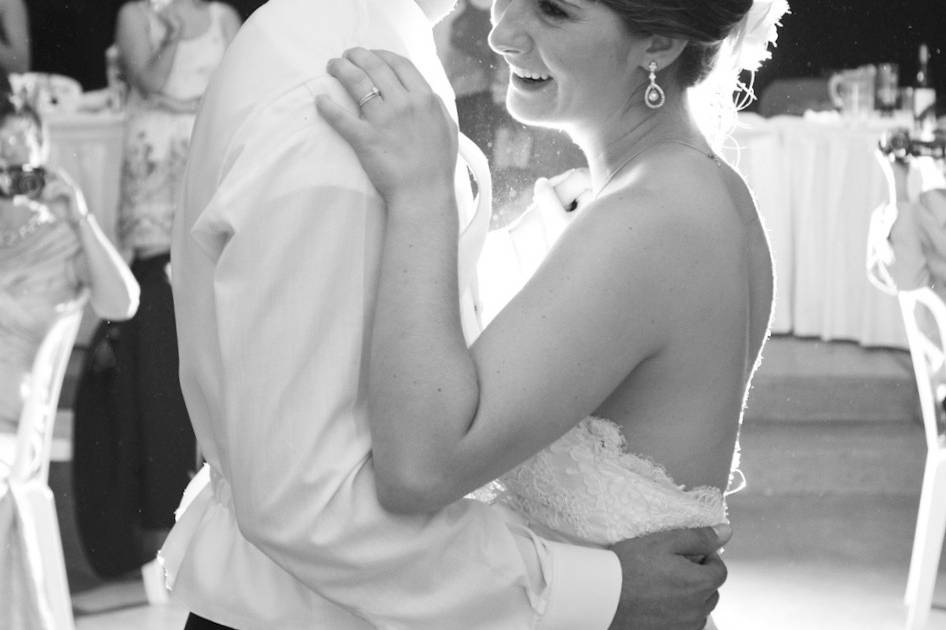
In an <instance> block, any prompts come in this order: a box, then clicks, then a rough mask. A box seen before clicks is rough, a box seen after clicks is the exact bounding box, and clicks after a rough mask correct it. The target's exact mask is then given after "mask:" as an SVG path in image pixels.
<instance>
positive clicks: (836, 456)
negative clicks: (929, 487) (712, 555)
mask: <svg viewBox="0 0 946 630" xmlns="http://www.w3.org/2000/svg"><path fill="white" fill-rule="evenodd" d="M753 401H754V402H753ZM915 401H916V392H915V386H914V385H913V381H912V374H911V372H910V365H909V357H908V355H907V354H906V353H905V352H903V351H899V350H882V349H874V350H865V349H863V348H860V347H859V346H857V345H855V344H845V343H824V342H819V341H813V340H800V339H795V338H791V337H781V338H775V339H774V340H773V342H772V345H771V346H770V347H769V349H768V351H767V353H766V361H765V362H764V363H763V366H762V368H761V370H760V373H759V375H758V378H757V380H756V385H755V388H754V390H753V394H752V396H751V397H750V405H749V410H748V412H747V419H746V427H745V430H744V439H743V446H744V452H743V456H744V466H743V467H744V469H745V470H746V472H747V475H748V477H749V486H748V488H747V489H746V490H745V491H744V492H742V493H739V494H737V495H735V496H733V497H731V499H730V515H731V518H732V521H733V526H734V529H735V531H736V535H735V538H734V539H733V541H732V542H731V543H730V545H729V546H728V548H727V549H726V552H725V557H726V560H727V564H728V566H729V570H730V577H729V580H728V582H727V584H726V585H725V586H724V588H723V591H722V600H721V602H720V605H719V608H718V611H717V615H716V619H717V624H718V625H719V627H720V628H721V630H759V629H760V628H765V629H766V630H865V629H868V630H900V629H902V627H903V624H904V620H905V614H906V613H905V608H904V607H903V604H902V597H903V590H904V587H905V585H906V573H907V566H908V562H909V555H910V549H911V546H912V539H913V530H914V524H915V519H916V509H917V500H918V496H919V482H920V479H919V472H920V469H921V467H922V458H923V453H924V451H923V444H922V433H921V430H920V426H919V424H918V423H917V421H916V419H915V417H916V412H917V409H916V402H915ZM51 481H52V484H53V489H54V491H56V492H57V498H58V499H59V501H60V506H59V509H60V517H61V521H62V523H63V539H64V540H63V542H64V546H65V551H66V557H67V564H68V565H69V567H68V570H69V578H70V584H71V585H72V587H73V590H74V592H75V598H74V606H75V607H76V609H77V612H78V613H79V614H77V618H76V621H77V627H78V629H79V630H118V629H122V630H125V629H127V628H135V629H136V630H179V629H180V628H182V627H183V622H184V618H185V617H186V611H183V610H180V609H179V608H176V607H175V606H173V605H164V606H147V605H143V602H144V590H143V587H142V586H141V582H140V581H138V580H129V581H124V582H110V583H102V582H101V581H99V580H98V579H97V578H95V577H94V576H93V575H92V574H91V571H90V570H89V569H88V566H87V565H86V564H85V562H84V560H83V559H82V557H81V551H80V550H79V548H78V539H77V536H76V533H75V528H74V524H73V523H72V521H71V518H69V514H70V510H71V505H70V503H69V502H70V498H69V492H68V488H69V487H70V479H69V469H68V464H55V465H54V466H53V471H52V478H51ZM940 567H941V569H940V578H939V581H938V584H937V590H936V594H935V598H934V600H935V601H934V603H935V605H936V608H934V611H933V612H932V615H931V618H930V621H929V625H928V630H934V629H938V630H941V629H942V628H946V562H942V563H941V565H940ZM109 609H111V610H109ZM92 610H99V611H100V612H97V613H92V612H90V611H92ZM81 611H84V612H81Z"/></svg>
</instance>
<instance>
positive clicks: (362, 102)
mask: <svg viewBox="0 0 946 630" xmlns="http://www.w3.org/2000/svg"><path fill="white" fill-rule="evenodd" d="M378 96H381V90H379V89H378V88H377V87H372V88H371V91H370V92H368V93H367V94H365V95H364V96H362V97H361V100H360V101H358V107H364V106H365V104H366V103H367V102H368V101H370V100H371V99H373V98H377V97H378Z"/></svg>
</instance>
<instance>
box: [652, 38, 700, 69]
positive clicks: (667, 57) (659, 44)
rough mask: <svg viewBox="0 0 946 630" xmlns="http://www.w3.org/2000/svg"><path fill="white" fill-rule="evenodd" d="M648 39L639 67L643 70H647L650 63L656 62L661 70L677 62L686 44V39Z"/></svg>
mask: <svg viewBox="0 0 946 630" xmlns="http://www.w3.org/2000/svg"><path fill="white" fill-rule="evenodd" d="M648 39H649V42H648V43H647V46H646V48H645V49H644V59H643V60H642V65H641V67H642V68H643V69H644V70H647V66H648V65H649V64H650V62H651V61H656V62H657V67H658V68H659V69H661V70H662V69H664V68H666V67H668V66H669V65H670V64H672V63H673V62H674V61H676V60H677V58H678V57H679V56H680V53H682V52H683V49H684V48H686V46H687V42H688V40H686V39H682V38H679V37H668V36H666V35H651V36H650V37H649V38H648Z"/></svg>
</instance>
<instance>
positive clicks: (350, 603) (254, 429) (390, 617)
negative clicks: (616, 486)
mask: <svg viewBox="0 0 946 630" xmlns="http://www.w3.org/2000/svg"><path fill="white" fill-rule="evenodd" d="M334 96H336V98H339V100H340V99H341V97H340V96H338V95H334ZM229 151H230V154H229V155H228V156H227V158H226V159H225V160H224V164H226V165H227V169H228V170H227V173H226V174H225V175H224V178H223V182H222V185H221V187H220V190H218V194H217V195H216V196H215V198H214V200H213V202H212V203H211V205H210V207H209V208H208V210H207V211H206V212H205V215H204V216H202V217H201V220H200V221H199V222H198V224H197V225H196V226H195V231H196V232H197V233H198V234H199V237H201V238H210V239H213V240H215V241H217V242H219V241H225V245H223V247H222V249H221V250H220V252H219V257H218V259H217V263H216V268H215V279H214V296H213V299H214V300H215V307H216V312H217V314H218V315H217V316H218V327H219V335H220V340H219V345H220V347H221V351H222V355H223V356H221V361H220V363H221V365H223V366H225V367H224V370H225V374H224V375H223V378H222V379H221V381H222V382H223V383H224V390H223V391H222V392H221V394H222V397H223V399H224V400H225V409H224V410H223V413H224V414H225V416H226V430H225V431H223V432H222V433H223V434H222V435H220V436H218V438H219V439H220V440H221V441H222V443H223V445H224V447H223V448H221V449H220V452H221V454H222V456H223V461H222V462H221V464H222V467H223V468H224V471H223V472H224V474H225V475H226V476H227V477H228V479H229V480H230V485H231V487H232V491H233V505H234V509H235V512H236V516H237V521H238V523H239V527H240V530H241V532H242V533H243V535H244V536H245V537H246V538H247V539H248V540H249V541H250V542H251V543H253V544H254V545H255V546H256V547H258V548H259V549H260V550H261V551H262V552H263V553H265V554H266V555H267V556H268V557H270V558H272V559H273V560H274V561H275V562H276V563H278V564H279V565H280V566H281V567H283V568H284V569H285V570H286V571H287V572H289V573H290V574H292V575H293V576H294V577H295V578H296V579H298V580H299V581H300V582H301V583H302V584H303V585H304V586H305V587H307V588H309V589H312V590H313V591H316V592H318V593H319V594H320V595H322V596H323V597H326V598H328V599H330V600H332V601H334V602H336V603H338V604H339V605H341V606H343V607H345V608H347V609H349V610H352V611H354V612H355V613H356V614H358V615H360V616H362V617H364V618H365V619H367V620H368V621H369V622H370V623H371V624H372V625H374V626H377V627H384V628H409V629H411V630H424V629H427V628H430V629H435V628H436V629H438V630H442V629H444V628H448V629H449V628H457V629H458V630H459V629H463V630H474V629H477V628H483V629H490V630H492V629H495V628H513V629H514V628H522V629H526V628H562V629H563V630H565V629H572V628H582V629H589V630H594V629H596V628H598V629H602V630H603V629H604V628H606V627H607V626H608V624H609V623H610V622H611V620H612V617H613V613H614V610H615V608H616V606H617V603H618V596H619V592H620V589H621V572H620V566H619V563H618V561H617V557H616V556H615V554H613V553H611V552H609V551H602V550H592V549H583V548H578V547H571V546H566V545H559V544H555V543H550V542H548V541H544V540H542V539H539V538H536V537H533V536H531V535H530V534H529V533H528V532H526V531H525V530H523V529H521V528H513V529H516V533H513V531H512V530H511V529H510V526H509V525H508V524H507V523H506V522H505V521H504V520H503V518H502V517H501V516H500V513H499V512H498V511H496V510H494V509H492V508H490V507H488V506H485V505H482V504H478V503H475V502H459V503H457V504H454V505H452V506H450V507H448V508H447V509H446V510H444V511H442V512H440V513H438V514H434V515H425V516H395V515H392V514H388V513H386V512H385V511H384V510H382V509H381V507H380V506H379V504H378V502H377V499H376V494H375V483H374V468H373V466H372V461H371V456H370V442H369V434H368V426H367V419H366V418H365V407H364V404H363V396H364V375H365V361H366V359H367V351H368V350H367V335H368V331H370V329H371V326H370V323H371V322H370V320H371V316H372V311H373V307H374V294H375V282H376V278H377V264H378V261H379V257H380V247H381V241H382V230H383V227H384V208H383V207H382V205H381V200H380V198H379V197H378V196H377V195H376V194H375V193H374V191H373V189H372V188H371V187H370V184H368V183H367V180H366V178H365V176H364V173H363V172H361V170H360V168H359V167H358V166H357V161H356V159H355V157H354V155H353V154H351V152H350V149H348V147H347V145H345V144H344V143H343V142H342V141H341V140H340V139H338V138H337V137H335V136H334V133H333V132H331V131H330V130H329V129H328V128H327V127H326V126H325V125H324V124H321V123H320V122H319V121H317V120H315V109H314V106H313V100H312V95H311V94H310V93H306V92H305V91H304V90H302V91H298V92H295V93H292V94H289V95H287V96H285V97H283V98H281V99H279V100H278V101H277V102H275V103H272V104H271V105H270V106H269V107H267V108H266V109H265V111H261V113H259V114H258V115H257V116H256V118H254V119H253V120H252V121H251V122H250V123H248V124H247V125H246V126H245V128H244V129H243V130H242V132H241V141H240V143H239V145H238V146H236V147H233V148H231V149H230V150H229ZM201 232H203V234H202V235H200V233H201ZM182 273H186V271H182Z"/></svg>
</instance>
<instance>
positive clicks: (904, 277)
mask: <svg viewBox="0 0 946 630" xmlns="http://www.w3.org/2000/svg"><path fill="white" fill-rule="evenodd" d="M880 159H881V166H882V168H883V169H884V171H885V173H886V174H887V178H888V188H889V193H888V195H889V198H890V200H891V201H890V203H889V204H887V205H885V206H882V207H881V208H878V209H877V210H876V211H875V212H874V216H873V217H872V218H871V229H870V234H869V238H868V240H869V242H868V258H867V260H868V277H869V278H870V280H871V281H872V282H873V283H874V284H875V285H876V286H877V287H878V288H880V289H881V290H883V291H886V292H887V293H892V294H895V293H896V292H897V291H906V290H910V289H917V288H919V287H924V286H928V287H931V288H932V289H933V290H934V291H935V292H936V293H937V295H939V296H940V297H941V298H943V299H944V300H946V178H944V175H943V170H942V167H943V165H942V164H938V163H936V162H934V161H933V160H932V159H931V158H928V157H922V158H909V161H895V160H888V159H887V158H886V157H885V156H882V157H881V158H880Z"/></svg>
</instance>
